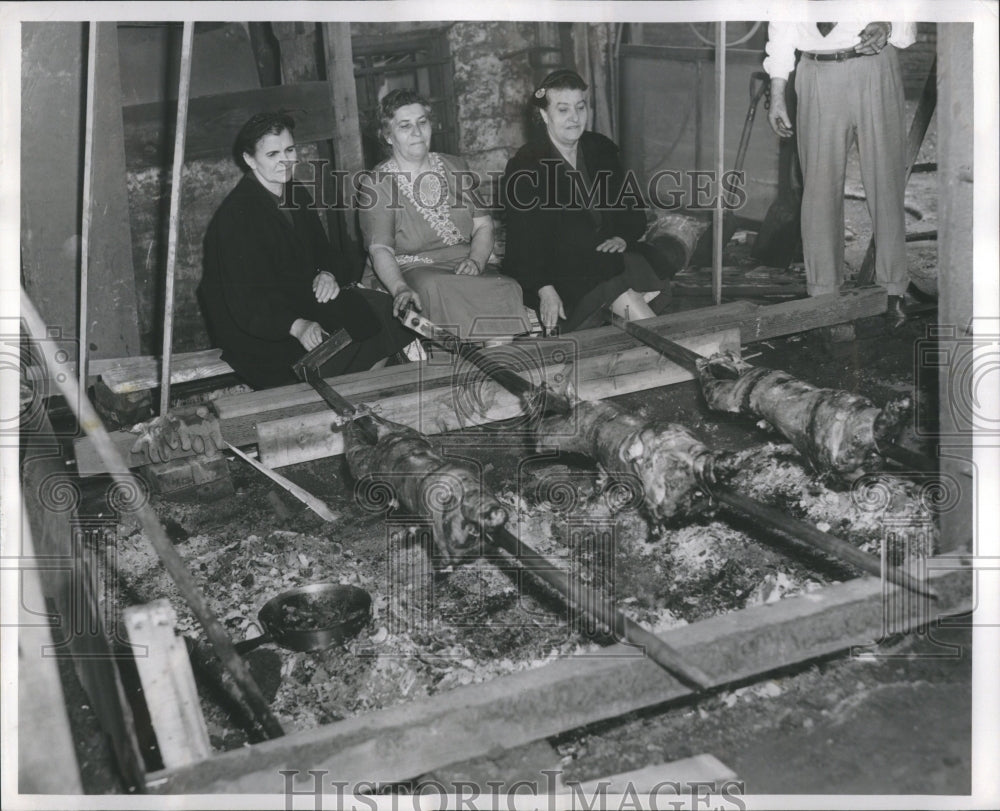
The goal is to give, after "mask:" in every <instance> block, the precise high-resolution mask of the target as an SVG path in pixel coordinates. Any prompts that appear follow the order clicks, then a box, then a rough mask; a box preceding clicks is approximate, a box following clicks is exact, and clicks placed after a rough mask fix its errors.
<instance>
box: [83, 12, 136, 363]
mask: <svg viewBox="0 0 1000 811" xmlns="http://www.w3.org/2000/svg"><path fill="white" fill-rule="evenodd" d="M92 27H93V28H96V31H97V37H98V40H97V54H96V57H97V62H96V71H97V75H96V87H97V91H96V98H95V99H94V133H93V135H94V145H95V147H96V148H95V150H94V155H93V165H92V168H93V171H92V183H91V187H90V201H91V205H92V208H91V213H90V217H91V223H90V246H89V273H88V275H89V295H88V303H87V308H86V312H87V318H88V323H87V330H86V332H87V348H88V350H89V363H90V365H91V366H93V364H94V362H95V359H97V358H111V357H122V356H127V355H132V354H135V353H137V352H139V346H140V344H139V317H138V314H137V313H138V305H137V297H136V279H135V270H134V266H133V261H132V226H131V223H130V221H129V205H128V188H127V178H126V172H125V134H124V130H123V127H122V90H121V71H120V67H119V61H118V26H117V23H114V22H101V23H96V24H95V25H93V26H92Z"/></svg>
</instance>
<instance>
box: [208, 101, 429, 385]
mask: <svg viewBox="0 0 1000 811" xmlns="http://www.w3.org/2000/svg"><path fill="white" fill-rule="evenodd" d="M294 128H295V123H294V122H293V121H292V119H291V118H290V117H289V116H288V115H285V114H284V113H258V114H257V115H255V116H253V117H252V118H250V120H249V121H247V122H246V124H244V125H243V127H242V129H240V131H239V133H238V134H237V136H236V143H235V144H234V146H233V157H234V159H235V160H236V163H237V165H238V166H240V167H241V168H242V169H243V170H244V171H245V174H244V176H243V179H242V180H241V181H240V182H239V183H238V184H237V185H236V187H235V188H234V189H233V190H232V191H231V192H230V193H229V195H228V196H227V197H226V199H225V200H223V202H222V205H220V206H219V209H218V210H217V211H216V212H215V215H214V216H213V217H212V221H211V223H210V224H209V226H208V232H207V234H206V236H205V254H204V268H203V271H204V272H203V275H202V280H201V285H200V287H199V294H200V296H201V303H202V307H203V309H204V311H205V315H206V316H207V318H208V321H209V327H210V330H211V333H212V337H213V340H214V341H215V343H216V345H217V346H219V347H220V348H221V349H222V358H223V360H225V361H226V362H227V363H228V364H229V365H230V366H232V367H233V369H234V370H235V371H236V373H237V374H238V375H239V376H240V377H241V378H243V379H244V380H245V381H246V382H247V383H249V384H250V385H251V386H253V387H254V388H257V389H261V388H269V387H271V386H280V385H284V384H287V383H294V382H296V378H295V375H294V374H293V372H292V365H293V364H294V363H295V362H296V361H297V360H299V359H300V358H301V357H302V356H303V355H304V354H305V353H306V352H307V351H309V350H311V349H314V348H315V347H317V346H319V344H320V343H322V341H323V340H324V338H325V334H333V333H334V332H336V331H337V330H338V329H341V328H343V329H346V330H347V331H348V333H349V334H350V336H351V338H352V342H351V343H350V344H348V345H347V346H346V347H344V348H343V349H342V350H340V352H338V353H337V354H336V355H334V356H333V357H332V358H331V359H330V360H329V361H327V363H326V364H324V365H323V367H322V368H321V372H322V374H323V375H324V376H331V375H338V374H346V373H348V372H358V371H364V370H365V369H370V368H371V367H372V366H374V365H375V364H376V363H377V362H378V361H380V360H383V359H385V358H387V357H389V356H390V355H393V354H394V353H396V352H397V351H399V350H400V349H402V348H403V347H404V346H406V345H407V344H408V343H410V342H411V341H412V340H413V336H412V335H411V334H410V333H409V332H408V331H407V330H406V329H405V328H403V327H402V325H401V324H399V322H398V321H396V319H395V318H393V317H392V299H391V298H390V297H389V296H388V295H386V294H385V293H380V292H377V291H374V290H365V289H362V288H348V289H342V288H341V286H340V282H339V281H338V279H337V276H338V274H343V273H345V272H348V265H347V262H346V260H344V258H343V257H342V256H338V255H336V254H335V252H334V251H333V250H332V248H331V246H330V242H329V240H328V239H327V237H326V232H325V231H324V230H323V226H322V224H321V223H320V219H319V215H318V214H317V213H316V210H315V209H314V208H310V207H309V205H310V203H311V202H312V200H311V199H310V198H309V195H308V194H307V191H308V190H307V188H306V187H304V186H299V185H298V184H296V183H294V182H293V180H292V169H293V167H294V165H295V162H296V160H297V158H296V151H295V140H294V138H293V137H292V131H293V130H294Z"/></svg>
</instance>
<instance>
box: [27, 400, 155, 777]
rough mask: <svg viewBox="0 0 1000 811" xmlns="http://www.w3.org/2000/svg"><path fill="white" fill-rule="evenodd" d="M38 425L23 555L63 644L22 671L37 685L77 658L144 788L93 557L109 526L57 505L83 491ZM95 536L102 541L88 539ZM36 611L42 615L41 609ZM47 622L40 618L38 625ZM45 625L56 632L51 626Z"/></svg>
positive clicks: (50, 435) (122, 759)
mask: <svg viewBox="0 0 1000 811" xmlns="http://www.w3.org/2000/svg"><path fill="white" fill-rule="evenodd" d="M38 422H39V425H38V428H37V430H33V431H27V432H25V433H24V434H23V435H22V443H23V448H24V462H23V463H22V465H21V497H22V499H23V500H24V517H25V519H26V521H25V527H26V528H28V531H30V533H31V539H32V542H33V547H34V549H33V551H25V552H23V553H21V554H22V555H23V557H22V558H21V559H20V561H21V564H22V565H25V566H31V565H32V564H35V562H36V561H37V568H38V569H39V574H40V577H41V581H42V589H43V590H44V592H45V596H46V597H48V598H49V599H50V600H51V601H52V603H53V604H54V606H55V617H54V619H55V622H56V624H57V625H58V627H59V628H60V631H61V636H62V637H63V638H62V640H60V642H59V644H58V646H57V647H50V648H42V647H34V646H32V647H25V648H23V649H22V650H23V658H24V660H25V661H24V662H23V663H22V665H21V666H22V667H24V671H22V672H27V673H28V674H32V675H30V676H29V678H35V677H36V675H34V671H35V669H36V668H37V666H38V665H39V663H40V661H42V660H45V659H48V660H49V661H53V660H54V658H55V657H56V656H68V655H70V654H72V657H73V663H74V665H75V666H76V674H77V676H78V678H79V679H80V683H81V684H82V685H83V689H84V690H85V691H86V694H87V697H88V698H89V700H90V701H89V703H90V706H91V707H93V710H94V714H95V715H96V717H97V720H98V723H99V724H100V725H101V729H102V731H103V732H104V733H105V734H106V735H107V737H108V739H109V740H110V742H111V748H112V750H113V751H114V754H115V759H116V760H117V765H118V769H119V770H120V773H121V775H122V779H123V781H124V783H125V785H126V787H130V788H139V787H141V786H142V785H143V782H144V780H145V764H144V762H143V756H142V747H141V746H140V744H139V740H138V737H137V736H136V730H135V720H134V717H133V714H132V708H131V705H130V704H129V701H128V698H127V696H126V694H125V687H124V685H123V684H122V681H121V675H120V674H119V671H118V665H117V663H116V661H115V659H116V654H115V652H114V649H113V647H112V645H111V640H109V637H108V629H106V628H105V624H104V612H103V611H102V610H101V608H100V606H99V600H100V598H101V597H102V593H101V592H102V586H104V585H106V584H102V583H101V582H100V580H99V578H98V576H97V573H96V568H95V567H96V560H95V558H96V553H95V552H94V551H93V550H94V549H97V548H100V547H101V545H102V544H103V543H105V540H106V539H105V538H104V537H103V529H104V528H105V527H107V523H106V522H104V521H103V520H102V521H101V522H100V524H99V526H98V527H97V528H95V529H96V531H95V529H88V522H86V521H81V520H79V519H77V518H76V517H75V512H74V510H73V504H72V503H71V502H72V499H73V498H74V495H69V498H68V501H66V502H64V501H62V500H61V499H59V498H53V495H52V494H53V493H59V492H63V493H66V494H76V497H78V494H79V490H78V489H77V483H76V482H75V481H74V480H73V479H72V477H71V476H70V475H69V474H68V473H67V472H66V467H65V460H64V459H63V458H62V457H61V456H59V455H58V452H57V455H53V450H52V449H53V447H58V443H57V436H56V434H55V432H54V431H53V430H52V426H51V424H50V423H49V420H48V417H47V416H46V415H44V414H43V415H42V416H41V417H40V419H39V421H38ZM53 483H54V484H53ZM122 492H126V491H124V490H123V491H122ZM91 533H93V534H94V535H98V536H99V537H97V538H88V537H87V536H88V535H89V534H91ZM36 556H37V557H36ZM28 605H30V606H32V607H35V608H41V607H40V606H38V604H35V603H29V604H28ZM39 621H40V618H37V617H36V619H35V622H36V623H37V622H39ZM42 621H45V623H46V626H47V625H48V621H47V619H46V620H42ZM29 628H30V626H29ZM110 631H111V632H114V631H115V629H113V628H112V629H110ZM115 641H121V640H120V639H117V640H115ZM49 700H50V701H55V696H51V695H50V696H49ZM53 745H55V742H54V741H53ZM60 768H62V765H61V764H60Z"/></svg>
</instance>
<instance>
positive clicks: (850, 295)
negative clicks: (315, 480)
mask: <svg viewBox="0 0 1000 811" xmlns="http://www.w3.org/2000/svg"><path fill="white" fill-rule="evenodd" d="M885 297H886V293H885V290H884V289H883V288H880V287H869V288H865V289H863V290H851V291H848V292H846V293H839V294H838V293H831V294H829V295H826V296H814V297H811V298H805V299H798V300H795V301H783V302H781V303H780V304H768V305H758V304H751V303H750V302H746V301H739V302H732V303H729V304H723V305H721V306H719V307H705V308H702V309H697V310H686V311H684V312H681V313H670V314H667V315H662V316H659V317H657V318H655V319H649V322H648V323H649V326H651V327H652V328H653V329H655V330H657V331H658V332H660V334H662V335H664V336H666V337H668V338H674V339H677V338H683V337H685V336H694V335H702V334H704V333H706V332H709V331H713V330H722V329H726V328H728V327H735V328H738V329H739V331H740V336H741V339H742V341H743V342H744V343H751V342H753V341H761V340H767V339H768V338H775V337H777V336H780V335H789V334H792V333H796V332H801V331H803V330H806V329H813V328H815V327H823V326H832V325H833V324H840V323H843V322H844V321H851V320H853V319H855V318H864V317H866V316H873V315H878V314H880V313H883V312H885V301H886V298H885ZM562 341H571V342H572V344H571V345H572V346H573V347H574V348H575V349H574V351H575V352H576V353H577V355H578V357H579V358H587V357H591V356H598V355H603V356H606V357H613V356H614V355H615V354H617V353H620V352H625V351H627V350H629V349H634V348H635V347H637V346H639V345H640V344H639V342H638V341H637V340H636V339H635V338H632V337H631V336H629V335H626V334H625V333H623V332H622V331H621V330H619V329H616V328H615V327H598V328H596V329H591V330H581V331H580V332H575V333H571V334H570V335H567V336H564V337H563V338H561V339H560V340H559V341H558V342H555V343H551V344H550V343H547V342H546V341H541V342H539V346H541V347H543V348H544V349H543V351H544V352H548V353H553V352H555V351H556V348H557V347H565V345H564V344H563V343H562ZM515 345H516V344H515ZM562 351H564V352H565V349H564V348H563V350H562ZM452 371H453V369H452V366H451V364H450V363H448V364H447V365H443V366H435V365H431V364H426V363H419V364H416V363H414V364H405V365H403V366H394V367H390V368H388V369H378V370H375V371H369V372H358V373H357V374H352V375H344V376H343V377H338V378H331V384H332V385H333V386H334V388H336V389H337V391H339V392H340V393H341V394H343V395H344V396H345V397H347V398H348V399H355V398H357V399H360V400H365V401H367V402H374V401H379V400H382V399H383V398H386V397H392V396H395V395H399V394H405V393H407V392H412V391H414V390H416V389H417V387H423V389H424V390H425V391H426V390H429V389H431V388H433V387H444V386H450V384H451V375H452ZM638 374H639V375H641V374H643V373H641V372H640V373H638ZM635 382H636V383H641V382H642V381H641V380H637V381H635ZM655 385H660V384H658V383H655V382H654V383H652V384H649V383H646V384H644V385H643V386H640V388H650V387H652V386H655ZM631 390H633V391H634V390H635V389H631ZM619 393H623V392H619ZM214 405H215V408H216V411H217V413H218V415H219V419H220V422H221V425H222V436H223V438H224V439H225V440H226V441H227V442H231V443H232V444H233V445H237V446H240V447H242V446H244V445H250V444H253V443H255V442H256V441H257V426H258V424H260V423H263V422H268V421H271V420H276V419H282V418H284V417H293V416H297V415H302V414H309V413H314V412H317V411H327V406H326V404H325V403H324V402H323V400H322V398H320V396H319V395H318V394H317V393H316V392H315V391H314V390H313V388H312V387H311V386H309V385H307V384H305V383H297V384H294V385H291V386H282V387H280V388H275V389H268V390H264V391H256V392H250V393H248V394H239V395H232V396H228V397H220V398H219V399H217V400H216V401H215V402H214ZM135 439H136V437H135V435H134V434H132V433H130V432H128V431H116V432H114V433H113V434H112V440H113V442H114V444H115V445H116V447H117V448H118V450H119V452H120V453H122V454H123V456H124V458H125V459H126V462H127V463H128V465H129V467H141V466H142V465H146V464H149V463H150V461H151V460H150V459H149V457H148V456H147V455H145V454H144V453H135V454H133V453H131V452H130V449H131V447H132V445H133V444H134V443H135ZM74 449H75V452H76V460H77V472H78V473H79V474H80V475H83V476H91V475H95V474H98V473H101V472H102V468H101V465H100V460H99V459H98V458H97V455H96V453H95V451H94V448H93V445H92V443H91V441H90V440H89V439H87V438H86V437H82V438H80V439H78V440H76V441H75V443H74ZM184 455H186V452H183V451H180V450H179V451H178V453H177V457H178V458H179V457H181V456H184Z"/></svg>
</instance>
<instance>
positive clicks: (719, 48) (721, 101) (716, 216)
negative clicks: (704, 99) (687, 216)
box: [712, 20, 726, 304]
mask: <svg viewBox="0 0 1000 811" xmlns="http://www.w3.org/2000/svg"><path fill="white" fill-rule="evenodd" d="M715 91H716V93H718V107H719V130H718V133H717V137H716V142H715V185H716V189H717V196H716V200H715V211H713V212H712V237H713V240H712V300H713V301H714V302H715V303H716V304H722V248H723V245H722V228H723V214H724V211H723V199H722V197H723V195H722V175H723V173H724V172H725V170H726V167H725V161H726V153H725V149H726V23H725V21H724V20H723V21H720V22H719V27H718V30H717V31H716V35H715Z"/></svg>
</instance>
